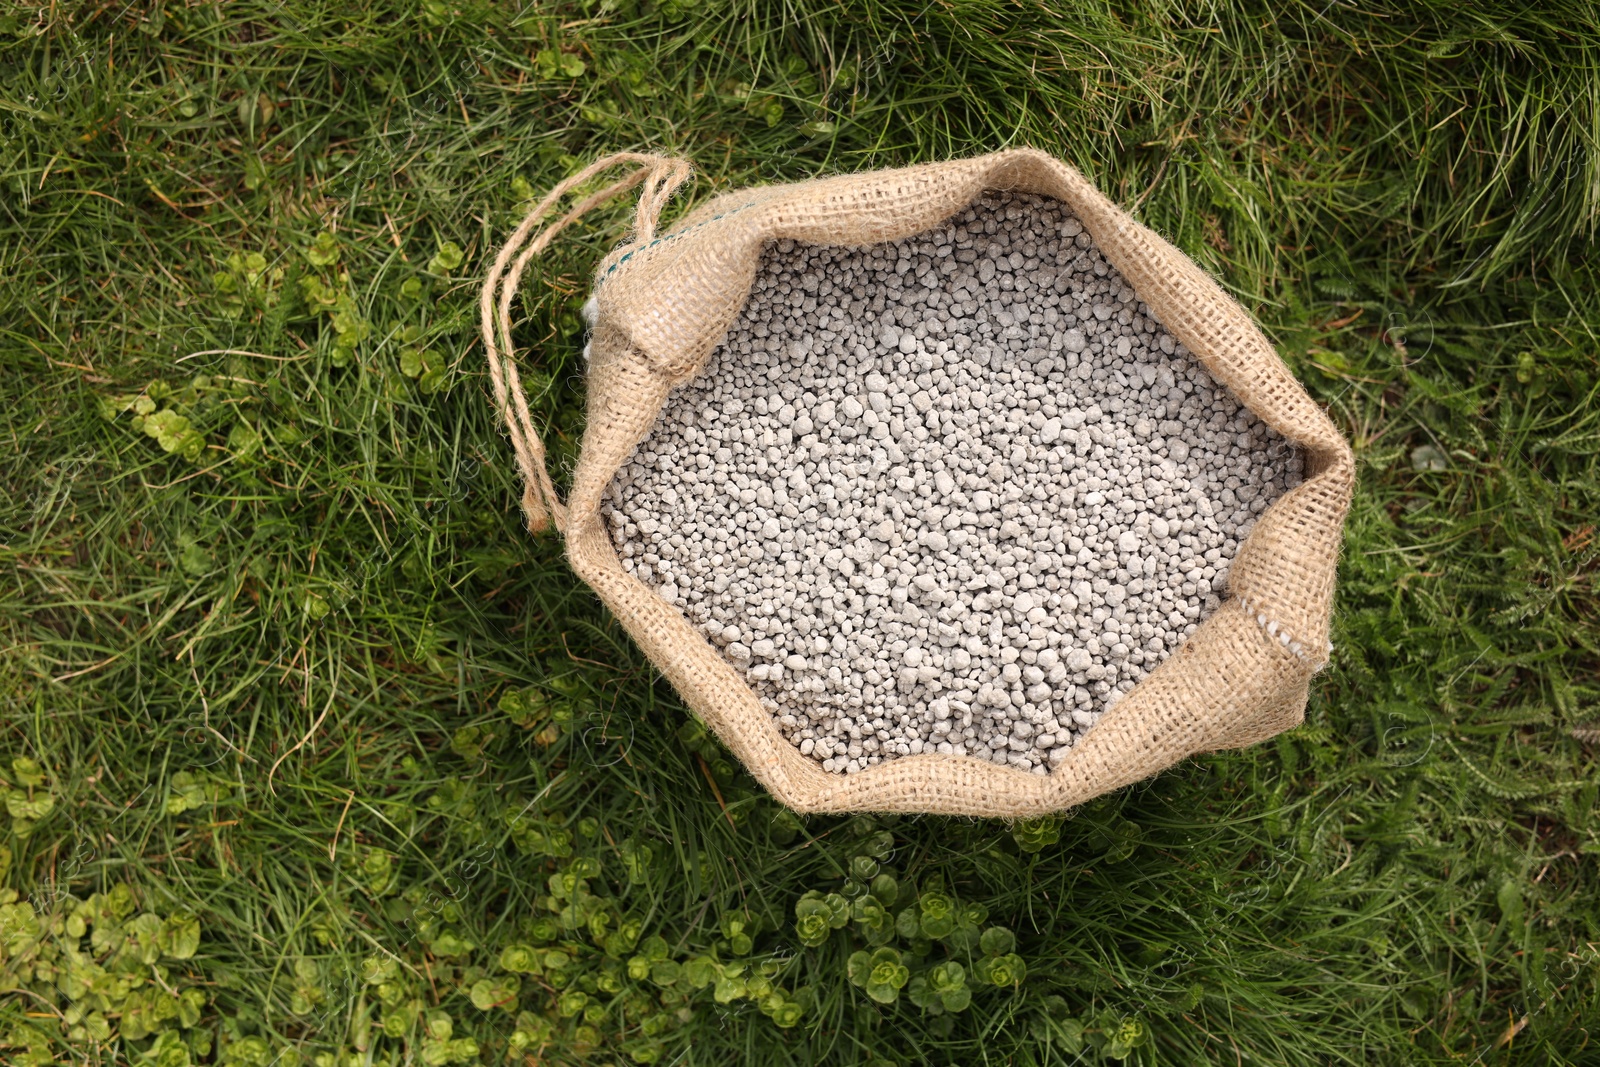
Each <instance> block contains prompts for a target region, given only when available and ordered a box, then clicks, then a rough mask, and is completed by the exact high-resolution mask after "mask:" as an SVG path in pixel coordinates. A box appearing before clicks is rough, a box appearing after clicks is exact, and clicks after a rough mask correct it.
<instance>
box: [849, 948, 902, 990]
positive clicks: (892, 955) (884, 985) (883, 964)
mask: <svg viewBox="0 0 1600 1067" xmlns="http://www.w3.org/2000/svg"><path fill="white" fill-rule="evenodd" d="M910 979H911V971H910V970H909V969H908V968H907V967H906V966H905V964H903V963H901V962H900V953H898V952H896V951H895V950H894V949H892V948H880V949H878V951H876V952H874V953H873V954H872V957H871V959H870V960H869V961H868V964H867V968H866V980H865V981H864V982H862V983H861V984H862V985H863V986H864V987H865V989H866V991H867V996H869V997H871V998H872V999H873V1000H876V1001H877V1002H878V1003H880V1004H893V1003H894V1002H895V1000H896V999H897V998H898V997H899V996H900V990H901V989H903V988H904V987H905V984H906V983H907V982H908V981H910Z"/></svg>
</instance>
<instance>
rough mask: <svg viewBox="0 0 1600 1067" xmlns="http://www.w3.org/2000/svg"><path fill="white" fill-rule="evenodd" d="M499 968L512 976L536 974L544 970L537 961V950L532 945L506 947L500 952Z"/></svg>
mask: <svg viewBox="0 0 1600 1067" xmlns="http://www.w3.org/2000/svg"><path fill="white" fill-rule="evenodd" d="M500 966H501V968H502V969H504V970H507V971H510V972H511V973H512V974H538V973H539V972H540V971H542V970H543V969H544V968H543V966H542V965H541V964H540V961H539V950H538V949H536V948H534V947H533V946H532V945H524V944H514V945H507V946H506V947H505V948H503V949H501V950H500Z"/></svg>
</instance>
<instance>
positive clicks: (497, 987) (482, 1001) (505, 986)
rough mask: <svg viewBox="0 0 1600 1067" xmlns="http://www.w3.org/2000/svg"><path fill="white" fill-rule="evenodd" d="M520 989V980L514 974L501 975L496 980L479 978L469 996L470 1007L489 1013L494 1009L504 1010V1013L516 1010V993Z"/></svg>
mask: <svg viewBox="0 0 1600 1067" xmlns="http://www.w3.org/2000/svg"><path fill="white" fill-rule="evenodd" d="M521 989H522V979H520V978H518V977H517V976H516V975H514V974H503V975H500V976H498V977H496V978H481V979H479V980H478V981H477V982H475V983H473V986H472V991H471V994H470V996H471V997H472V1006H473V1007H475V1008H477V1009H478V1010H479V1011H490V1010H491V1009H494V1008H504V1009H505V1010H506V1011H508V1012H509V1011H515V1010H516V1009H517V993H518V992H519V991H520V990H521Z"/></svg>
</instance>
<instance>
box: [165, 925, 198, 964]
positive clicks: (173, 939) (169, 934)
mask: <svg viewBox="0 0 1600 1067" xmlns="http://www.w3.org/2000/svg"><path fill="white" fill-rule="evenodd" d="M160 943H161V951H162V953H163V954H165V955H167V956H170V957H171V958H173V959H175V960H186V959H188V958H190V957H191V956H193V955H194V954H195V952H197V951H198V950H199V948H200V920H199V919H197V918H196V917H194V916H193V915H173V916H170V917H169V918H168V919H167V921H166V923H165V924H164V925H163V926H162V928H161V938H160Z"/></svg>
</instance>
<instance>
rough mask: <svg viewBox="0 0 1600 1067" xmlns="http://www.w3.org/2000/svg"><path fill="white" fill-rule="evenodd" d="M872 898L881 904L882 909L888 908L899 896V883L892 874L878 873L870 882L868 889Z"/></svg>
mask: <svg viewBox="0 0 1600 1067" xmlns="http://www.w3.org/2000/svg"><path fill="white" fill-rule="evenodd" d="M868 892H870V893H871V894H872V895H873V896H875V897H877V898H878V899H879V900H880V901H882V902H883V906H884V907H886V908H887V907H889V906H890V905H892V904H893V903H894V902H895V899H896V898H897V897H899V895H900V883H899V881H898V880H897V879H896V878H895V877H894V875H892V874H886V873H880V874H879V875H878V876H877V877H876V878H874V879H873V880H872V885H871V886H870V887H869V888H868Z"/></svg>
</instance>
